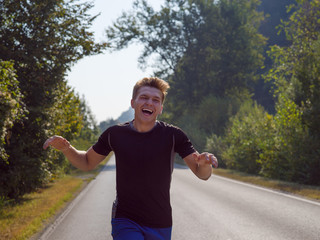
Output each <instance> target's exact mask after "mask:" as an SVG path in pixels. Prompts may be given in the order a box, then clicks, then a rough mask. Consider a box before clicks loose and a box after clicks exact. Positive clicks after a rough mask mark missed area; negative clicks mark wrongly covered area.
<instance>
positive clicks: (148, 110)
mask: <svg viewBox="0 0 320 240" xmlns="http://www.w3.org/2000/svg"><path fill="white" fill-rule="evenodd" d="M142 112H143V113H144V114H146V115H151V114H152V113H153V111H152V110H150V109H146V108H143V109H142Z"/></svg>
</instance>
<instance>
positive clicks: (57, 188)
mask: <svg viewBox="0 0 320 240" xmlns="http://www.w3.org/2000/svg"><path fill="white" fill-rule="evenodd" d="M108 159H109V158H107V159H106V160H105V161H103V162H102V163H101V164H100V165H99V166H98V167H97V168H96V169H95V170H93V171H90V172H88V173H83V172H80V171H77V170H76V171H74V172H73V174H72V175H68V176H64V177H62V178H60V179H57V180H55V181H54V182H53V183H50V184H48V185H47V186H45V187H44V188H41V189H39V190H38V191H37V192H34V193H30V194H26V195H25V196H24V197H23V198H22V199H21V200H20V201H19V202H17V203H14V204H10V205H9V206H6V207H5V208H3V209H2V211H0V240H9V239H10V240H13V239H15V240H25V239H30V237H32V236H33V235H34V234H36V233H38V232H39V231H41V229H42V228H43V227H44V226H45V225H46V224H48V223H49V221H50V220H51V219H52V218H53V217H54V216H55V215H56V214H57V213H59V212H60V211H61V210H62V209H63V208H64V207H65V206H66V205H67V203H68V202H70V201H71V200H72V199H74V198H75V197H76V196H77V194H78V193H79V192H80V191H81V190H82V189H83V187H85V186H86V185H87V183H88V182H89V181H90V180H91V179H93V178H94V177H95V176H96V175H97V174H98V173H99V172H100V170H101V168H102V167H103V166H104V165H105V163H106V161H107V160H108Z"/></svg>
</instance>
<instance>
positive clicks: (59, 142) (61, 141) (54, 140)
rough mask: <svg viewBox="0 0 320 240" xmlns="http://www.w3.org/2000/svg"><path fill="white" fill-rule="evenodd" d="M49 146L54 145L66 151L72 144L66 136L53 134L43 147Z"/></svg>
mask: <svg viewBox="0 0 320 240" xmlns="http://www.w3.org/2000/svg"><path fill="white" fill-rule="evenodd" d="M49 146H52V147H54V148H55V149H57V150H59V151H65V150H68V149H69V148H70V146H71V145H70V143H69V142H68V141H67V140H66V139H65V138H63V137H61V136H53V137H51V138H48V139H47V140H46V141H45V143H44V144H43V149H47V148H48V147H49Z"/></svg>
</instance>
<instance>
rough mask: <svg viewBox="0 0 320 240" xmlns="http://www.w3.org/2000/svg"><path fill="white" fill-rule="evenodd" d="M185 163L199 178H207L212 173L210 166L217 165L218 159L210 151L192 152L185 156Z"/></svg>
mask: <svg viewBox="0 0 320 240" xmlns="http://www.w3.org/2000/svg"><path fill="white" fill-rule="evenodd" d="M183 160H184V161H185V163H186V164H187V165H188V167H189V168H190V169H191V171H192V172H193V173H194V174H195V175H196V176H197V177H198V178H200V179H202V180H208V179H209V178H210V176H211V174H212V166H214V167H215V168H217V167H218V160H217V158H216V157H215V156H214V155H213V154H212V153H207V152H204V153H201V154H200V153H198V152H194V153H191V154H189V155H188V156H186V157H185V158H184V159H183Z"/></svg>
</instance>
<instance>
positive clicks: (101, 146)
mask: <svg viewBox="0 0 320 240" xmlns="http://www.w3.org/2000/svg"><path fill="white" fill-rule="evenodd" d="M92 148H93V150H94V151H95V152H96V153H98V154H101V155H104V156H107V155H108V154H109V153H110V152H111V151H112V147H111V146H110V128H108V129H107V130H106V131H104V132H103V133H102V134H101V135H100V137H99V139H98V141H97V142H96V143H95V144H94V145H93V146H92Z"/></svg>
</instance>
